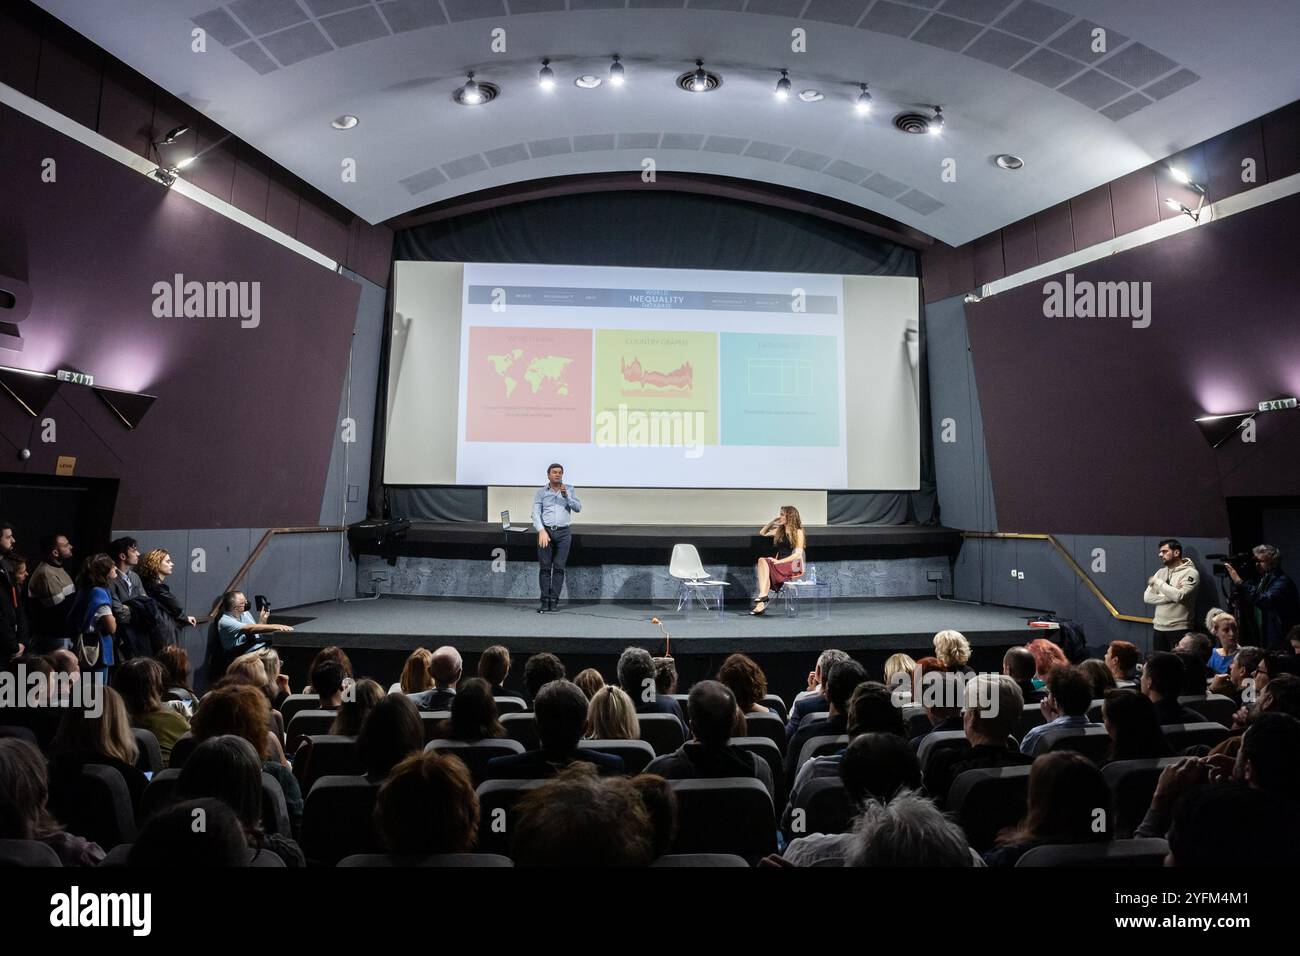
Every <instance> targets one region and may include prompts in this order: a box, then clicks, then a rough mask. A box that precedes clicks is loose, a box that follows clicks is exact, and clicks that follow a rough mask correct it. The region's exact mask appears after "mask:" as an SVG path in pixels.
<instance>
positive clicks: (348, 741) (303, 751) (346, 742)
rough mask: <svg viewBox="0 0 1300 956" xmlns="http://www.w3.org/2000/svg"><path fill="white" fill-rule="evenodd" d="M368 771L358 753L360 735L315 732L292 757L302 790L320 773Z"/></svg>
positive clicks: (325, 774) (317, 778)
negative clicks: (350, 735)
mask: <svg viewBox="0 0 1300 956" xmlns="http://www.w3.org/2000/svg"><path fill="white" fill-rule="evenodd" d="M365 772H366V768H365V767H363V766H362V765H361V757H360V756H359V755H358V754H357V738H356V737H347V736H343V735H340V734H314V735H312V736H310V737H308V738H307V745H306V746H304V747H300V748H299V749H298V752H297V754H296V755H295V756H294V758H293V774H294V776H295V777H297V778H298V783H299V784H301V785H302V791H303V793H306V792H307V791H308V790H310V789H311V785H312V784H313V783H315V782H316V781H317V780H319V779H320V778H321V777H330V776H340V775H345V776H346V775H354V776H355V775H357V774H363V773H365Z"/></svg>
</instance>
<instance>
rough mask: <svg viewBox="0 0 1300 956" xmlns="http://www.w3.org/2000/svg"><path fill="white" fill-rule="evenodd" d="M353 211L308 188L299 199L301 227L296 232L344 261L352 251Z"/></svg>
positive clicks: (329, 254)
mask: <svg viewBox="0 0 1300 956" xmlns="http://www.w3.org/2000/svg"><path fill="white" fill-rule="evenodd" d="M349 218H350V214H349V213H348V212H347V211H346V210H345V209H343V207H342V206H339V205H338V204H337V203H335V202H334V201H333V200H332V199H330V198H328V197H327V196H325V195H323V194H322V193H319V192H317V191H316V190H314V189H307V188H304V189H303V190H302V193H301V195H300V198H299V205H298V229H297V232H296V233H295V234H294V235H295V236H296V237H297V239H298V241H299V242H304V243H306V244H307V245H309V246H311V247H312V248H313V249H316V250H318V251H320V252H323V253H325V255H327V256H329V257H330V258H331V259H333V260H334V261H335V262H343V261H344V260H345V259H346V258H347V254H348V219H349Z"/></svg>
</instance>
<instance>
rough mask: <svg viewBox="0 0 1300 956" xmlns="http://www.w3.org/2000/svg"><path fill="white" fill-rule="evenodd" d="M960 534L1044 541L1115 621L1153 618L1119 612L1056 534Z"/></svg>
mask: <svg viewBox="0 0 1300 956" xmlns="http://www.w3.org/2000/svg"><path fill="white" fill-rule="evenodd" d="M961 536H962V537H963V538H1012V539H1020V540H1025V541H1046V542H1047V543H1048V544H1050V545H1051V546H1052V547H1053V548H1055V549H1056V553H1057V554H1059V555H1060V556H1061V557H1063V558H1064V559H1065V563H1066V564H1068V565H1069V566H1070V568H1071V569H1072V570H1073V571H1074V573H1075V574H1076V575H1077V576H1078V578H1079V580H1080V581H1082V582H1083V583H1084V584H1086V585H1087V586H1088V590H1089V591H1091V592H1092V593H1093V596H1094V597H1096V598H1097V600H1098V601H1100V602H1101V603H1102V606H1103V607H1105V608H1106V610H1107V611H1108V612H1109V613H1110V616H1111V617H1113V618H1114V619H1115V620H1117V621H1131V622H1133V623H1134V624H1151V623H1153V619H1152V618H1149V617H1137V616H1135V615H1133V614H1121V613H1119V609H1118V608H1116V607H1115V605H1114V604H1112V603H1111V602H1110V599H1109V598H1107V597H1106V595H1104V594H1102V593H1101V588H1099V587H1097V585H1096V584H1094V583H1093V580H1092V578H1090V577H1088V574H1087V572H1086V571H1084V570H1083V568H1081V567H1079V563H1078V562H1077V561H1075V560H1074V556H1073V555H1072V554H1070V552H1069V551H1067V550H1065V546H1064V545H1062V544H1061V542H1060V541H1058V540H1056V535H1053V534H1023V533H1020V532H1015V531H963V532H962V533H961Z"/></svg>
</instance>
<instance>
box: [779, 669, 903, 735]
mask: <svg viewBox="0 0 1300 956" xmlns="http://www.w3.org/2000/svg"><path fill="white" fill-rule="evenodd" d="M849 659H850V658H849V655H848V654H846V653H845V652H844V651H837V650H835V649H833V648H828V649H826V650H824V651H822V652H821V654H820V655H818V657H817V666H816V667H814V668H813V669H812V670H811V671H809V672H808V687H807V689H806V690H804V691H803V692H801V693H800V694H799V695H798V696H797V697H795V699H794V703H792V704H791V705H790V714H789V719H787V720H786V723H785V737H786V740H789V739H790V738H791V737H793V736H794V733H795V731H796V730H798V729H799V725H800V724H801V723H803V720H804V718H805V717H807V716H808V715H809V714H819V713H823V712H825V711H827V710H829V709H830V708H829V705H830V701H829V700H828V699H827V697H826V680H827V678H828V677H829V676H830V672H831V667H832V666H833V665H835V664H838V663H839V662H840V661H847V660H849ZM909 673H910V672H909ZM890 687H891V688H892V687H893V685H892V684H891V685H890Z"/></svg>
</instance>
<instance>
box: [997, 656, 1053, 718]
mask: <svg viewBox="0 0 1300 956" xmlns="http://www.w3.org/2000/svg"><path fill="white" fill-rule="evenodd" d="M1037 672H1038V661H1037V660H1035V659H1034V655H1033V654H1031V653H1030V652H1029V648H1027V647H1013V648H1010V649H1009V650H1008V651H1007V652H1006V653H1005V654H1003V655H1002V673H1003V674H1005V675H1006V676H1007V677H1010V678H1011V679H1012V680H1013V681H1015V682H1016V686H1017V687H1019V688H1020V697H1021V699H1022V700H1023V701H1024V702H1025V703H1026V704H1038V703H1041V702H1042V700H1043V691H1042V689H1041V688H1040V687H1039V686H1038V685H1037V684H1036V683H1035V682H1034V674H1036V673H1037Z"/></svg>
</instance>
